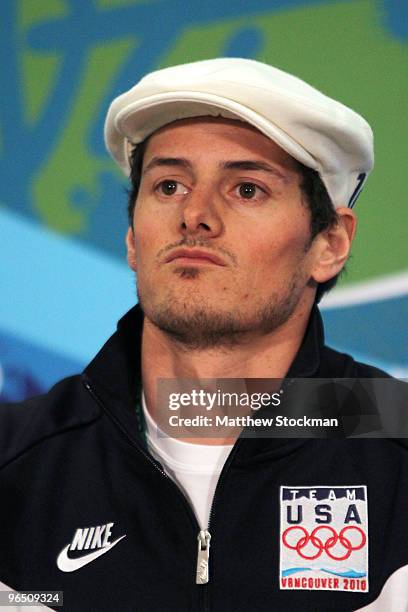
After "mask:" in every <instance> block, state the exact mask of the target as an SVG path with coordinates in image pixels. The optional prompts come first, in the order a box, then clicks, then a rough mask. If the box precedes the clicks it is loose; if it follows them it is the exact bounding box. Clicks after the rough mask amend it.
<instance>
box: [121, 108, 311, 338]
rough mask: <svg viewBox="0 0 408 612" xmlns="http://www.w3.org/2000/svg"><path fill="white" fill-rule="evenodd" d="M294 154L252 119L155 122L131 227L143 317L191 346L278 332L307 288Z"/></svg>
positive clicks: (304, 218) (306, 247) (302, 207)
mask: <svg viewBox="0 0 408 612" xmlns="http://www.w3.org/2000/svg"><path fill="white" fill-rule="evenodd" d="M299 183H300V175H299V171H298V170H297V168H296V163H295V162H294V160H293V159H292V158H291V157H290V156H289V155H288V154H287V153H285V152H284V151H283V150H282V149H281V148H280V147H279V146H278V145H276V144H275V143H274V142H272V141H271V140H269V139H268V138H267V137H266V136H264V135H263V134H261V133H260V132H259V131H257V130H256V129H255V128H252V127H251V126H249V125H247V124H245V123H241V122H238V121H230V120H224V119H211V118H198V119H189V120H182V121H177V122H174V123H172V124H169V125H167V126H165V127H164V128H162V129H160V130H159V131H157V132H155V133H154V134H153V135H152V136H151V137H150V139H149V141H148V144H147V148H146V151H145V155H144V160H143V169H142V179H141V185H140V191H139V194H138V197H137V201H136V206H135V212H134V234H133V232H132V230H131V229H129V231H128V235H127V245H128V260H129V263H130V265H131V267H132V268H133V269H134V270H135V271H136V272H137V280H138V293H139V300H140V302H141V305H142V308H143V310H144V312H145V315H146V316H147V318H148V319H150V321H152V322H153V323H154V324H155V325H156V326H158V327H159V328H160V329H162V330H164V331H166V332H168V333H169V334H171V335H172V336H173V337H174V338H176V339H178V340H180V341H181V342H183V343H185V344H187V345H190V346H191V347H193V348H205V347H211V346H221V345H231V344H234V343H235V342H237V341H239V340H240V339H243V338H244V337H246V336H247V335H248V333H251V334H264V333H268V332H271V331H273V330H275V329H276V328H277V327H279V326H280V325H282V324H283V323H285V322H286V321H287V320H288V318H289V317H290V316H291V315H293V314H296V312H297V310H298V309H299V308H302V307H304V306H305V298H306V296H308V298H309V301H310V297H311V298H313V290H312V289H311V287H310V283H309V281H310V277H311V270H312V268H313V263H314V258H315V256H314V252H313V251H314V250H313V243H312V245H311V244H310V212H309V209H308V207H307V205H306V203H305V202H303V201H302V194H301V190H300V186H299Z"/></svg>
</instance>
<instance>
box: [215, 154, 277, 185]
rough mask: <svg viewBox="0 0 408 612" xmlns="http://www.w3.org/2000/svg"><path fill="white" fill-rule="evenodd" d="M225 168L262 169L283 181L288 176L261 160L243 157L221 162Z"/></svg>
mask: <svg viewBox="0 0 408 612" xmlns="http://www.w3.org/2000/svg"><path fill="white" fill-rule="evenodd" d="M221 165H222V167H223V168H225V170H262V171H263V172H269V173H270V174H274V175H275V176H277V177H278V178H280V179H283V180H285V181H287V180H288V176H287V175H286V174H284V173H282V172H280V170H278V169H277V168H275V167H274V166H270V165H269V164H267V163H266V162H263V161H254V160H252V159H243V160H236V161H228V162H224V163H222V164H221Z"/></svg>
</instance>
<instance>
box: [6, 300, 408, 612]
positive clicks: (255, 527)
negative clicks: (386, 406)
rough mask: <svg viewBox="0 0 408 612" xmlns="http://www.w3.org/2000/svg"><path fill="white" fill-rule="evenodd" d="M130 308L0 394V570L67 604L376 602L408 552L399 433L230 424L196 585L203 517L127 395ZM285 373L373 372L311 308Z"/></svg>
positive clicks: (17, 584)
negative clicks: (40, 373) (255, 433)
mask: <svg viewBox="0 0 408 612" xmlns="http://www.w3.org/2000/svg"><path fill="white" fill-rule="evenodd" d="M142 320H143V316H142V313H141V311H140V309H139V307H135V308H133V309H132V310H131V311H129V312H128V313H127V314H126V315H125V316H124V317H123V318H122V319H121V320H120V322H119V324H118V329H117V331H116V333H115V334H113V336H112V337H111V338H110V339H109V340H108V342H107V343H106V344H105V345H104V346H103V348H102V349H101V351H100V352H99V353H98V355H97V356H96V357H95V358H94V360H93V361H92V362H91V363H90V365H89V366H88V367H87V368H86V369H85V371H84V372H83V373H82V374H81V375H78V376H72V377H69V378H67V379H64V380H62V381H61V382H59V383H58V384H56V385H55V386H54V387H53V388H52V389H51V390H50V391H49V392H48V393H46V394H45V395H42V396H39V397H35V398H33V399H29V400H27V401H24V402H22V403H19V404H13V405H4V406H2V407H1V408H0V581H1V582H3V583H5V584H6V585H8V586H9V587H10V588H12V589H16V590H18V591H22V590H25V591H27V590H37V591H38V590H43V591H44V590H58V591H63V593H64V606H63V608H62V609H63V610H66V611H74V612H80V611H92V612H93V611H106V610H110V611H113V610H115V611H116V610H118V611H119V610H120V611H121V612H127V611H129V612H130V611H134V612H201V611H202V612H204V611H208V612H209V611H211V612H244V611H245V612H272V611H276V612H284V611H286V610H287V611H291V610H299V611H310V612H329V611H351V610H357V609H359V608H362V607H363V606H366V605H368V604H369V603H370V602H373V601H375V600H376V599H377V598H378V597H379V595H380V592H381V590H382V589H383V587H384V585H385V584H386V582H387V580H388V579H389V578H390V576H391V575H392V574H393V573H394V572H395V571H396V570H398V569H399V568H403V567H404V566H407V565H408V452H407V446H406V444H405V441H404V440H387V439H338V438H333V439H276V438H275V439H269V438H258V439H254V438H251V439H248V438H245V439H244V438H239V439H238V440H237V442H236V443H235V445H234V447H233V450H232V452H231V454H230V456H229V457H228V459H227V462H226V464H225V466H224V469H223V471H222V473H221V476H220V479H219V482H218V485H217V489H216V492H215V496H214V500H213V505H212V510H211V516H210V524H209V527H208V531H209V533H210V535H211V541H210V548H209V582H208V583H207V584H196V572H197V560H198V557H199V555H198V547H199V546H200V543H199V542H198V534H199V531H200V528H199V525H198V523H197V520H196V518H195V515H194V513H193V510H192V508H191V507H190V505H189V503H188V502H187V500H186V498H185V497H184V495H183V493H182V492H181V490H180V489H179V488H178V487H177V485H176V484H175V483H174V482H173V481H172V480H171V479H170V478H169V477H168V476H167V475H166V474H165V473H164V471H163V469H162V467H161V465H160V464H159V463H158V462H157V461H155V460H154V459H153V457H152V456H151V455H150V454H149V453H148V451H147V450H146V445H145V442H144V436H143V416H142V411H141V410H140V408H137V409H136V407H137V405H138V401H139V400H138V397H139V393H140V388H139V387H140V380H139V379H138V376H139V377H140V375H139V374H138V373H139V372H140V348H139V347H140V336H141V328H142ZM289 375H290V376H292V377H320V378H326V377H327V378H329V377H350V378H352V377H365V378H367V377H379V376H385V374H384V373H383V372H381V371H379V370H377V369H375V368H372V367H370V366H367V365H364V364H361V363H357V362H355V361H354V360H353V359H352V358H351V357H350V356H348V355H344V354H340V353H338V352H336V351H333V350H332V349H330V348H328V347H326V346H324V342H323V327H322V323H321V318H320V314H319V312H318V310H317V308H315V309H314V310H313V312H312V315H311V318H310V322H309V326H308V329H307V331H306V334H305V337H304V340H303V343H302V346H301V348H300V350H299V352H298V354H297V356H296V358H295V360H294V362H293V364H292V366H291V369H290V372H289ZM201 546H202V547H203V545H201ZM205 556H206V551H205V550H204V551H201V553H200V558H205ZM404 575H405V577H407V575H408V574H406V573H405V574H404ZM398 605H399V606H400V607H398V606H397V604H396V603H395V607H392V606H391V607H389V606H388V607H387V612H394V611H395V612H397V611H398V612H401V610H404V609H405V608H403V607H401V602H400V603H399V604H398ZM49 606H50V607H51V608H52V607H53V605H52V604H49ZM59 609H61V608H59ZM406 609H408V602H407V608H406Z"/></svg>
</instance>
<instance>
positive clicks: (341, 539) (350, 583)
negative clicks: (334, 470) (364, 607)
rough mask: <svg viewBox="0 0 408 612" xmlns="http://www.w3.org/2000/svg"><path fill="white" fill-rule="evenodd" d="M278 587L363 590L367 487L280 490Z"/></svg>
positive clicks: (366, 543) (366, 539) (366, 555)
mask: <svg viewBox="0 0 408 612" xmlns="http://www.w3.org/2000/svg"><path fill="white" fill-rule="evenodd" d="M279 584H280V588H281V589H292V590H293V589H306V590H316V591H352V592H360V593H367V592H368V516H367V487H366V486H363V485H361V486H342V487H320V486H316V487H303V486H299V487H286V486H285V487H281V491H280V569H279Z"/></svg>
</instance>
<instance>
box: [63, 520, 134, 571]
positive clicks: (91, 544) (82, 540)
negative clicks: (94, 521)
mask: <svg viewBox="0 0 408 612" xmlns="http://www.w3.org/2000/svg"><path fill="white" fill-rule="evenodd" d="M112 527H113V523H108V524H107V525H99V526H97V527H87V528H85V529H77V530H76V533H75V535H74V538H73V540H72V542H70V543H69V544H67V545H66V546H65V547H64V548H63V549H62V550H61V552H60V553H59V555H58V557H57V567H58V569H60V570H61V571H62V572H75V570H77V569H80V568H81V567H83V566H84V565H87V564H88V563H91V561H94V560H95V559H97V558H98V557H100V556H101V555H104V554H105V553H107V552H108V551H109V550H111V549H112V548H113V547H114V546H116V544H118V542H120V541H121V540H123V538H125V537H126V534H125V535H123V536H121V537H120V538H117V540H114V541H113V542H109V537H110V532H111V529H112ZM105 530H106V533H105V534H104V532H105ZM102 535H104V536H105V537H104V539H103V541H102ZM89 548H92V549H94V550H93V551H92V552H89V553H87V554H85V555H83V556H82V557H76V558H72V557H69V556H68V551H69V550H75V549H77V550H84V549H85V550H86V549H88V550H89Z"/></svg>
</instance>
